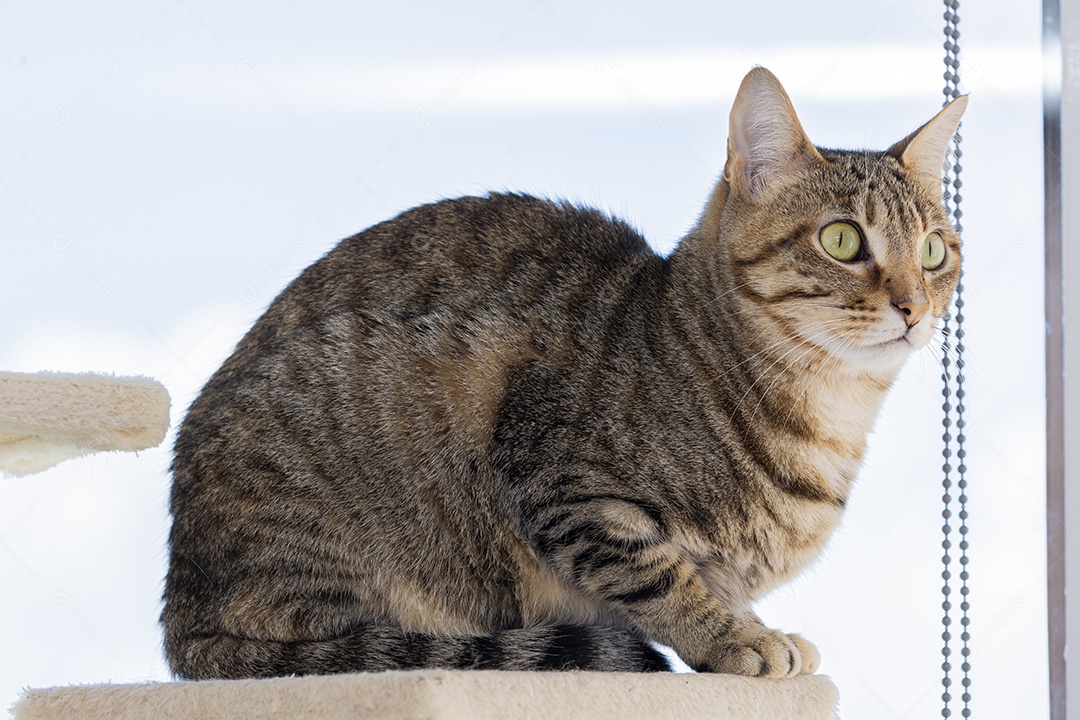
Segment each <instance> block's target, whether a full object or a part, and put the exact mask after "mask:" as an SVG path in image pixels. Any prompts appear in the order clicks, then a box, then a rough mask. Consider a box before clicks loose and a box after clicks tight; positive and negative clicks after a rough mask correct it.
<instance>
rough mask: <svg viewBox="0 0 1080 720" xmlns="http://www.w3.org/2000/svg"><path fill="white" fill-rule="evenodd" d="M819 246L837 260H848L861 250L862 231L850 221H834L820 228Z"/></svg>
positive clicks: (857, 255)
mask: <svg viewBox="0 0 1080 720" xmlns="http://www.w3.org/2000/svg"><path fill="white" fill-rule="evenodd" d="M821 246H822V247H823V248H825V252H827V253H829V254H830V255H832V256H833V257H834V258H836V259H837V260H841V261H843V262H850V261H852V260H855V259H857V258H858V257H859V255H860V253H861V251H862V233H860V232H859V228H857V227H855V226H854V225H852V224H851V223H847V222H834V223H832V224H831V225H826V226H825V227H824V228H823V229H822V231H821ZM924 257H925V255H924ZM924 262H925V261H924Z"/></svg>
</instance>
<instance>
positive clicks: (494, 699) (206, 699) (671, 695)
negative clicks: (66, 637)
mask: <svg viewBox="0 0 1080 720" xmlns="http://www.w3.org/2000/svg"><path fill="white" fill-rule="evenodd" d="M836 703H837V690H836V686H834V685H833V684H832V682H831V681H830V680H829V678H827V677H825V676H824V675H802V676H799V677H795V678H790V679H787V680H758V679H752V678H744V677H735V676H731V675H674V674H667V673H664V674H648V675H642V674H636V673H577V672H567V673H560V672H535V673H534V672H498V671H479V670H477V671H449V670H420V671H411V672H386V673H376V674H357V675H330V676H323V677H290V678H274V679H270V680H211V681H203V682H175V683H151V684H145V685H90V686H84V687H68V688H51V689H46V690H28V691H26V692H25V693H23V695H22V697H21V698H20V700H19V702H18V703H16V705H15V706H14V708H12V712H13V714H14V720H46V719H47V720H151V719H153V720H158V719H159V718H169V719H170V720H242V719H243V718H260V720H279V719H280V720H369V719H370V720H375V719H376V718H378V719H379V720H450V719H453V720H486V719H487V718H491V719H492V720H495V719H496V718H498V719H499V720H503V719H504V718H505V719H510V718H525V719H531V720H608V719H610V720H634V719H635V718H657V719H660V718H663V719H665V720H676V719H683V718H685V719H687V720H690V719H694V718H703V719H704V718H713V719H717V720H720V719H723V720H796V719H797V720H818V719H820V720H831V719H832V718H835V717H836V715H835V711H836Z"/></svg>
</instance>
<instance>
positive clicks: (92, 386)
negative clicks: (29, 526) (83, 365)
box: [0, 372, 169, 475]
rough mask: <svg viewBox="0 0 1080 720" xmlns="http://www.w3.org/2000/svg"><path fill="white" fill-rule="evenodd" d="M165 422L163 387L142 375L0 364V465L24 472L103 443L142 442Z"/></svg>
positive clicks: (159, 434)
mask: <svg viewBox="0 0 1080 720" xmlns="http://www.w3.org/2000/svg"><path fill="white" fill-rule="evenodd" d="M168 427H169V393H168V391H166V390H165V386H163V385H162V384H161V383H159V382H157V381H155V380H150V379H149V378H142V377H115V376H112V375H101V374H97V373H78V374H67V373H49V372H42V373H14V372H0V473H5V472H6V473H10V474H12V475H28V474H30V473H35V472H40V471H41V470H44V469H46V468H49V467H52V466H53V465H55V464H56V463H58V462H61V461H63V460H67V459H69V458H73V457H78V456H79V455H85V454H87V453H91V452H100V451H103V450H128V451H131V450H145V449H146V448H151V447H154V446H155V445H157V444H158V443H160V442H161V441H162V439H163V438H164V437H165V431H166V430H167V429H168Z"/></svg>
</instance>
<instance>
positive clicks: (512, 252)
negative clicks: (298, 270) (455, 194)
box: [281, 193, 659, 319]
mask: <svg viewBox="0 0 1080 720" xmlns="http://www.w3.org/2000/svg"><path fill="white" fill-rule="evenodd" d="M658 260H659V258H657V257H656V256H655V254H654V253H653V251H652V250H651V249H650V248H649V246H648V244H647V243H646V242H645V240H644V239H643V238H642V237H641V235H640V234H638V233H637V232H636V231H634V230H633V229H632V228H630V227H629V226H628V225H627V224H626V223H624V222H622V221H620V220H616V219H613V218H611V217H609V216H606V215H605V214H603V213H601V212H599V211H597V210H594V209H591V208H583V207H578V206H575V205H572V204H569V203H565V202H563V203H556V202H551V201H548V200H543V199H540V198H536V197H532V196H529V195H524V194H510V193H493V194H490V195H487V196H484V197H462V198H456V199H452V200H443V201H440V202H436V203H431V204H427V205H421V206H419V207H416V208H413V209H411V210H408V211H406V212H404V213H402V214H400V215H398V216H397V217H395V218H393V219H391V220H388V221H386V222H383V223H379V224H377V225H375V226H372V227H371V228H369V229H367V230H365V231H363V232H361V233H359V234H357V235H354V236H352V237H350V238H347V239H345V240H343V241H342V242H341V243H340V244H339V245H338V246H337V247H336V248H335V249H334V250H332V251H331V252H330V253H328V254H327V255H326V256H325V257H324V258H323V259H322V260H320V261H319V262H317V263H316V264H315V265H313V266H312V267H311V268H309V269H308V270H307V271H306V272H305V273H304V274H303V275H301V276H300V278H298V279H297V281H296V282H295V283H294V285H293V286H291V287H290V288H289V289H288V290H287V291H286V292H285V293H283V295H282V298H281V300H282V301H283V302H288V301H289V300H295V301H298V302H303V301H304V300H305V299H307V298H305V297H304V296H305V295H306V294H310V295H311V297H310V300H312V301H313V302H315V303H317V304H319V306H320V307H321V310H322V311H323V312H324V313H327V312H330V313H333V312H338V311H346V312H348V311H352V312H357V311H359V312H366V313H371V314H375V315H378V316H379V317H383V318H398V319H404V318H414V317H419V316H424V315H428V314H431V313H437V312H447V311H453V310H462V311H464V310H467V309H469V308H474V307H486V308H492V309H494V308H497V307H505V308H514V307H528V306H535V305H537V304H543V303H544V302H545V301H547V300H550V299H551V298H552V297H554V296H567V295H573V294H574V293H576V292H579V291H581V290H584V289H587V288H592V289H594V290H595V289H596V288H598V287H603V286H604V285H605V284H607V283H608V282H610V281H611V280H612V279H613V277H618V276H620V275H621V274H622V272H624V271H626V270H627V269H629V268H633V267H636V266H638V265H639V264H640V263H642V262H645V263H650V262H656V261H658Z"/></svg>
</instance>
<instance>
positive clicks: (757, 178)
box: [724, 67, 822, 202]
mask: <svg viewBox="0 0 1080 720" xmlns="http://www.w3.org/2000/svg"><path fill="white" fill-rule="evenodd" d="M815 162H822V157H821V154H820V153H819V152H818V151H817V148H815V147H814V144H813V143H811V142H810V139H809V138H807V137H806V133H805V132H804V131H803V128H802V124H801V123H799V117H798V116H797V115H796V114H795V108H794V107H793V106H792V105H791V99H790V98H789V97H788V94H787V93H786V92H785V91H784V87H783V86H782V85H781V84H780V81H779V80H777V79H776V76H775V75H773V74H772V73H771V72H769V71H768V70H766V69H765V68H763V67H756V68H754V69H753V70H751V71H750V72H749V73H747V74H746V77H745V78H743V81H742V85H740V86H739V93H738V94H737V95H736V96H735V104H734V105H732V107H731V119H730V121H729V132H728V159H727V164H725V166H724V177H725V178H726V179H727V181H728V183H730V185H731V187H732V189H733V190H734V191H735V193H736V194H737V195H739V196H740V197H742V198H743V199H744V200H747V201H749V202H758V201H760V200H762V199H763V198H764V197H766V196H769V195H771V194H772V193H773V192H775V191H776V190H778V189H779V188H780V187H781V186H783V185H784V183H785V181H786V180H788V179H789V178H790V177H791V176H792V175H794V174H796V173H798V172H799V171H800V170H802V169H803V168H805V167H806V166H807V165H810V164H812V163H815Z"/></svg>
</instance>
